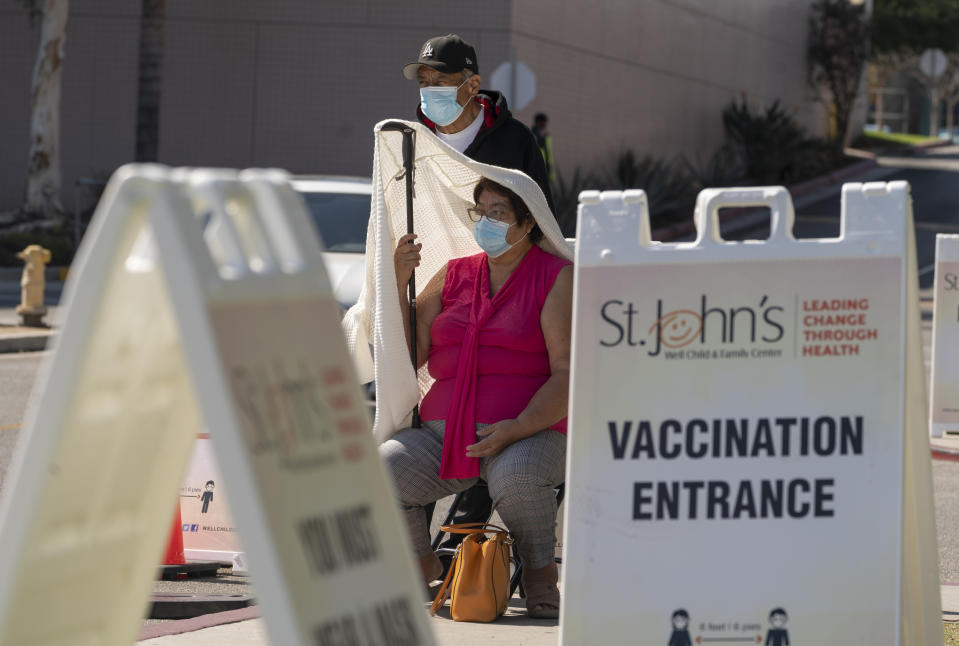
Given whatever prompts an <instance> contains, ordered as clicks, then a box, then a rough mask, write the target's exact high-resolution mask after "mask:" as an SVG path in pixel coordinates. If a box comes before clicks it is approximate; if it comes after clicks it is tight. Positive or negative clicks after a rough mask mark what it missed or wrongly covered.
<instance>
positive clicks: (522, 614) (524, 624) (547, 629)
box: [137, 597, 559, 646]
mask: <svg viewBox="0 0 959 646" xmlns="http://www.w3.org/2000/svg"><path fill="white" fill-rule="evenodd" d="M428 608H429V606H428V604H425V603H424V604H423V612H424V613H427V612H428ZM218 614H219V615H222V617H217V616H216V615H206V622H207V623H208V625H209V623H210V622H215V621H218V620H222V621H223V622H224V623H222V624H220V625H213V626H209V627H205V628H201V629H199V630H192V631H191V632H183V633H180V634H176V635H166V636H162V637H152V638H147V639H143V640H141V641H138V642H137V644H141V645H144V646H186V645H189V646H273V644H272V642H271V641H270V639H269V637H268V636H267V634H266V625H265V621H264V620H263V619H262V618H261V617H255V618H250V617H252V616H253V615H254V614H257V608H255V607H253V608H246V609H244V610H242V611H231V612H223V613H218ZM198 619H199V618H198ZM191 621H194V620H184V621H183V622H170V624H180V623H182V624H185V625H184V628H190V626H189V625H186V624H187V622H191ZM429 624H430V628H431V629H432V631H433V636H434V637H435V638H436V643H437V645H438V646H472V645H474V644H490V643H501V644H509V645H510V646H554V645H555V644H556V643H557V642H558V641H559V622H558V621H557V620H555V619H553V620H543V619H528V618H527V617H526V606H525V602H524V601H523V600H522V599H520V598H519V597H513V600H512V601H511V603H510V607H509V608H508V609H507V611H506V614H505V615H503V616H502V617H500V618H499V619H498V620H496V621H495V622H493V623H489V624H474V623H465V622H463V623H458V622H454V621H453V620H452V619H450V615H449V606H447V607H446V608H444V609H443V610H442V611H441V612H440V613H439V614H437V615H436V617H433V618H432V619H430V620H429ZM177 628H178V627H177V626H171V625H167V626H162V625H161V626H157V629H159V630H176V629H177ZM277 646H278V645H277Z"/></svg>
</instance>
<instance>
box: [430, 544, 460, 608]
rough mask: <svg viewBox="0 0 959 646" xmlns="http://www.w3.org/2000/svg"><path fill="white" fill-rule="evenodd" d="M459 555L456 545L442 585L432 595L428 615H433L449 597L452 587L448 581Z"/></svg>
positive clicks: (451, 578)
mask: <svg viewBox="0 0 959 646" xmlns="http://www.w3.org/2000/svg"><path fill="white" fill-rule="evenodd" d="M459 556H460V548H459V546H458V545H457V547H456V553H455V554H454V555H453V561H452V562H451V563H450V569H449V570H447V572H446V578H445V579H443V585H441V586H440V589H439V592H437V593H436V596H435V597H433V603H432V605H430V617H435V616H436V613H437V611H439V609H440V608H442V607H443V604H444V603H446V600H447V599H448V598H449V596H450V593H451V592H452V591H453V589H452V588H451V587H450V582H451V581H452V580H453V570H455V569H456V560H457V559H458V558H459Z"/></svg>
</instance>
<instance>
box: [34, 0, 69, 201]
mask: <svg viewBox="0 0 959 646" xmlns="http://www.w3.org/2000/svg"><path fill="white" fill-rule="evenodd" d="M68 13H69V2H68V0H44V1H43V19H42V23H41V26H40V49H39V51H38V52H37V63H36V66H35V67H34V68H33V88H32V105H31V114H30V154H29V159H28V162H27V192H26V203H25V204H24V211H25V212H26V213H27V214H29V215H31V216H33V217H36V218H45V217H53V216H61V215H62V214H63V205H62V204H61V202H60V78H61V72H62V71H63V48H64V42H65V40H66V31H67V15H68Z"/></svg>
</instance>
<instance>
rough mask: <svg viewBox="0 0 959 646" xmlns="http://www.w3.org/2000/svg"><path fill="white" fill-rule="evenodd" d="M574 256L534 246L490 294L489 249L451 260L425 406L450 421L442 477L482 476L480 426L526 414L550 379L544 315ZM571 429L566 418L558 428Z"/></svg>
mask: <svg viewBox="0 0 959 646" xmlns="http://www.w3.org/2000/svg"><path fill="white" fill-rule="evenodd" d="M569 264H571V263H570V262H569V261H568V260H565V259H563V258H558V257H556V256H554V255H552V254H550V253H547V252H546V251H543V250H542V249H540V247H538V246H537V245H533V246H532V247H531V248H530V250H529V251H528V252H527V253H526V255H525V256H524V257H523V259H522V260H521V261H520V263H519V265H518V266H517V267H516V269H515V270H513V273H512V274H511V275H510V277H509V278H508V279H507V280H506V283H504V284H503V286H502V287H501V288H500V289H499V291H498V292H496V295H495V296H493V297H492V298H491V297H490V284H489V265H488V264H487V261H486V254H485V253H479V254H476V255H475V256H467V257H466V258H457V259H455V260H451V261H450V262H449V264H448V265H447V269H446V282H445V283H444V285H443V294H442V303H443V310H442V311H441V312H440V314H439V315H438V316H437V317H436V319H435V320H434V321H433V327H432V329H431V331H430V338H431V345H430V353H429V359H428V363H427V367H428V369H429V373H430V376H432V377H433V378H434V379H435V380H436V381H435V383H434V384H433V386H432V387H431V388H430V390H429V392H428V393H427V394H426V397H424V398H423V402H422V404H421V406H420V417H421V418H422V419H423V420H439V419H442V420H445V421H446V435H445V437H444V440H443V459H442V462H441V465H440V477H441V478H473V477H477V476H479V459H478V458H470V457H467V456H466V447H467V446H469V445H470V444H473V443H475V442H476V440H477V437H476V424H477V423H484V424H493V423H495V422H499V421H502V420H504V419H512V418H515V417H516V416H517V415H519V414H520V413H521V412H522V411H523V410H524V409H525V408H526V406H527V405H528V404H529V401H530V399H532V398H533V395H534V394H535V393H536V391H538V390H539V389H540V387H541V386H542V385H543V384H544V383H546V380H547V379H549V377H550V369H549V355H548V354H547V351H546V340H545V338H544V337H543V330H542V328H541V327H540V315H541V313H542V311H543V304H544V303H545V302H546V296H547V295H548V294H549V292H550V290H551V289H552V288H553V283H554V282H555V281H556V276H557V275H558V274H559V272H560V270H561V269H562V268H563V267H565V266H566V265H569ZM550 428H551V429H553V430H556V431H559V432H561V433H565V432H566V418H563V419H562V420H560V421H559V422H557V423H556V424H554V425H553V426H551V427H550Z"/></svg>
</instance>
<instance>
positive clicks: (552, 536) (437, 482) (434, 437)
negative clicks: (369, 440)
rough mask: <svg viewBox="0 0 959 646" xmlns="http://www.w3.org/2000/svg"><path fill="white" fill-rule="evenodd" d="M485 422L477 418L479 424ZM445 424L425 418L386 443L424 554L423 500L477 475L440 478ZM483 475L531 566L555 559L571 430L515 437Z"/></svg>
mask: <svg viewBox="0 0 959 646" xmlns="http://www.w3.org/2000/svg"><path fill="white" fill-rule="evenodd" d="M484 426H486V424H477V428H482V427H484ZM445 427H446V424H445V423H444V422H443V421H442V420H439V421H430V422H423V428H407V429H403V430H402V431H400V432H399V433H397V434H396V435H394V436H393V437H392V438H390V439H389V440H387V441H386V442H384V443H383V444H381V445H380V457H382V458H383V460H384V461H385V462H386V465H387V467H388V469H389V471H390V474H391V475H392V477H393V484H394V485H395V486H396V494H397V497H398V498H399V501H400V508H401V510H402V512H403V516H404V518H405V519H406V524H407V526H408V527H409V530H410V539H411V540H412V542H413V550H414V552H415V553H416V556H418V557H422V556H426V555H427V554H429V553H430V552H431V551H432V548H431V547H430V537H429V528H428V527H427V525H426V516H425V514H424V513H423V505H426V504H428V503H431V502H434V501H436V500H439V499H440V498H443V497H445V496H449V495H452V494H456V493H459V492H460V491H465V490H467V489H469V488H470V487H472V486H473V485H474V484H475V483H476V481H477V478H464V479H460V480H442V479H440V476H439V473H440V458H441V457H442V455H443V431H444V428H445ZM480 476H481V477H482V478H483V479H484V480H486V482H487V484H488V485H489V493H490V497H491V498H492V499H493V509H495V510H496V511H497V512H499V515H500V518H502V519H503V522H504V523H505V524H506V527H507V529H509V530H510V533H511V534H512V535H513V538H514V539H515V540H516V548H517V551H518V552H519V555H520V558H522V559H523V563H524V564H525V565H526V567H528V568H531V569H536V568H541V567H545V566H547V565H549V564H550V563H552V562H553V549H554V547H555V544H556V493H555V492H554V491H553V488H554V487H556V486H557V485H559V484H560V483H562V482H563V481H564V480H565V479H566V436H565V435H563V434H562V433H559V432H557V431H550V430H545V431H540V432H538V433H536V434H535V435H531V436H530V437H527V438H525V439H522V440H520V441H518V442H514V443H512V444H510V445H509V446H507V447H506V448H505V449H503V450H502V451H500V452H499V453H498V454H496V455H494V456H493V457H489V458H482V459H481V460H480Z"/></svg>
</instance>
